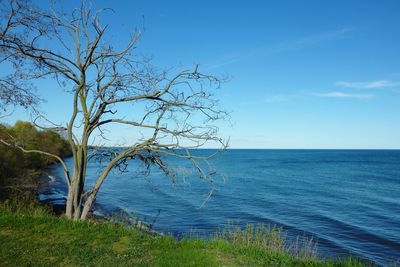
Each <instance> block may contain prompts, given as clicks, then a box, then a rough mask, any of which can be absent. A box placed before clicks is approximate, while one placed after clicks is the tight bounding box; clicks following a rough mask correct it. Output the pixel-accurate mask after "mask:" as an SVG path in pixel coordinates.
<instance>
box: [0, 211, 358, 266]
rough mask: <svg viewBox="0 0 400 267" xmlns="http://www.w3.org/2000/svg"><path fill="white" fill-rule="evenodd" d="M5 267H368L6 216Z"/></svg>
mask: <svg viewBox="0 0 400 267" xmlns="http://www.w3.org/2000/svg"><path fill="white" fill-rule="evenodd" d="M0 265H1V266H54V265H57V266H59V265H64V266H94V265H96V266H362V265H361V264H360V263H359V262H356V261H352V260H346V261H336V262H332V261H315V260H299V259H294V258H293V257H290V256H288V255H287V254H282V253H274V252H271V251H267V250H265V249H262V248H259V247H254V246H253V247H252V246H234V245H232V244H229V243H228V242H226V241H223V240H214V241H208V242H204V241H200V240H196V239H189V240H182V241H176V240H174V239H173V238H171V237H153V236H150V235H148V234H145V233H142V232H139V231H138V230H134V229H133V230H132V229H125V228H122V227H120V226H116V225H111V224H109V223H96V224H95V223H91V222H70V221H67V220H65V219H62V218H57V217H52V216H48V215H39V216H30V215H23V214H15V213H10V212H8V211H1V210H0Z"/></svg>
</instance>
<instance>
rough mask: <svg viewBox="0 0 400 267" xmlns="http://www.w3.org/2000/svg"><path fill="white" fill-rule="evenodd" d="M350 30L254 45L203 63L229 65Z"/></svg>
mask: <svg viewBox="0 0 400 267" xmlns="http://www.w3.org/2000/svg"><path fill="white" fill-rule="evenodd" d="M350 31H351V29H349V28H342V29H339V30H335V31H327V32H322V33H318V34H313V35H308V36H304V37H301V38H298V39H294V40H287V41H284V42H278V43H276V44H272V45H268V46H266V45H264V46H260V47H255V48H253V49H251V50H248V51H241V52H237V53H235V54H234V55H231V56H229V57H227V58H224V59H222V60H219V61H216V62H213V63H211V64H208V65H205V69H206V70H210V69H217V68H221V67H223V66H226V65H231V64H234V63H237V62H239V61H242V60H245V59H248V58H251V57H255V56H257V57H259V56H268V55H273V54H277V53H282V52H287V51H294V50H299V49H303V48H306V47H310V46H313V45H317V44H319V43H324V42H328V41H333V40H337V39H341V38H344V37H345V36H346V35H347V34H348V33H349V32H350Z"/></svg>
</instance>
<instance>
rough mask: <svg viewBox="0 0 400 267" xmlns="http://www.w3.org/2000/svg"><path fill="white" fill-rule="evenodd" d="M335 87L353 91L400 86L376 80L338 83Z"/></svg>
mask: <svg viewBox="0 0 400 267" xmlns="http://www.w3.org/2000/svg"><path fill="white" fill-rule="evenodd" d="M335 85H336V86H338V87H342V88H354V89H376V88H388V87H396V86H400V82H397V81H389V80H377V81H369V82H346V81H338V82H336V83H335Z"/></svg>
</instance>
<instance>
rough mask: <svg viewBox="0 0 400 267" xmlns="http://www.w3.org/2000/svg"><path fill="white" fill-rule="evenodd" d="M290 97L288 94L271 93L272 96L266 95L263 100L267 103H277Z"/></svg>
mask: <svg viewBox="0 0 400 267" xmlns="http://www.w3.org/2000/svg"><path fill="white" fill-rule="evenodd" d="M289 99H290V96H287V95H272V96H267V97H266V98H265V102H267V103H279V102H284V101H287V100H289Z"/></svg>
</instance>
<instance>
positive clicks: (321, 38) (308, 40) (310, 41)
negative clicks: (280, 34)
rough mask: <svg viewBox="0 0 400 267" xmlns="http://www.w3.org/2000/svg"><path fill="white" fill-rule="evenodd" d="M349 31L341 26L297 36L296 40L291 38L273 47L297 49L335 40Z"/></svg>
mask: <svg viewBox="0 0 400 267" xmlns="http://www.w3.org/2000/svg"><path fill="white" fill-rule="evenodd" d="M350 31H351V29H349V28H343V29H339V30H336V31H330V32H324V33H320V34H314V35H309V36H305V37H303V38H299V39H297V40H291V41H287V42H284V43H280V44H278V45H277V46H276V47H275V52H283V51H291V50H298V49H301V48H304V47H309V46H313V45H317V44H319V43H323V42H327V41H332V40H337V39H340V38H343V37H344V36H345V35H346V34H348V33H349V32H350Z"/></svg>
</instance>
